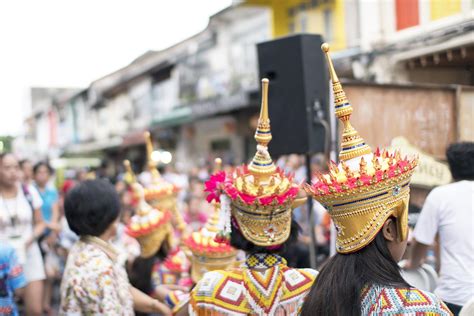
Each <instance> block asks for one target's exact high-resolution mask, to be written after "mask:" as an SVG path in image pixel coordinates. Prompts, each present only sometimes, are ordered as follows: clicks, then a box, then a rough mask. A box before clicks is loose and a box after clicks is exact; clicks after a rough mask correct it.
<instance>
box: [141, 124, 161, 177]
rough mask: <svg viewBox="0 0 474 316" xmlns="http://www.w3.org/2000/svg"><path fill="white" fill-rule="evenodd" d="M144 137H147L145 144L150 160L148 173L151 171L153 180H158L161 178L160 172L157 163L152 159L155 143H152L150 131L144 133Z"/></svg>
mask: <svg viewBox="0 0 474 316" xmlns="http://www.w3.org/2000/svg"><path fill="white" fill-rule="evenodd" d="M143 136H144V137H145V143H146V155H147V159H148V171H150V173H151V175H152V177H153V179H157V178H159V177H160V172H159V171H158V169H157V168H156V162H154V161H153V159H152V154H153V143H152V141H151V134H150V132H149V131H146V132H145V133H143Z"/></svg>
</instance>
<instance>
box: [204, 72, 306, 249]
mask: <svg viewBox="0 0 474 316" xmlns="http://www.w3.org/2000/svg"><path fill="white" fill-rule="evenodd" d="M271 139H272V134H271V130H270V119H269V116H268V79H262V105H261V109H260V117H259V119H258V124H257V129H256V132H255V140H256V141H257V152H256V154H255V156H254V157H253V159H252V161H251V162H250V163H249V165H248V166H242V167H237V168H235V170H234V171H233V172H229V173H226V172H218V173H216V174H215V175H213V176H211V178H210V179H209V180H208V181H207V182H206V191H207V192H209V196H208V201H209V200H214V199H215V200H220V201H221V212H222V213H223V214H224V215H223V216H222V218H223V219H224V220H223V222H222V224H223V227H222V234H221V235H222V236H223V238H222V239H226V240H228V238H229V237H230V232H231V221H230V218H231V216H232V217H233V218H234V219H235V223H236V224H235V226H236V227H238V229H239V230H240V231H241V233H242V234H243V236H244V238H246V239H247V240H249V241H250V242H252V243H253V244H255V245H258V246H267V247H269V246H275V245H281V244H282V243H284V242H285V241H286V240H287V239H288V236H289V235H290V229H291V212H292V209H294V208H295V207H298V206H299V205H301V203H304V201H305V199H306V198H301V199H298V198H297V195H298V191H299V185H297V184H296V183H294V182H293V176H292V175H287V174H285V173H284V172H283V171H282V170H280V169H278V168H277V167H276V166H275V164H274V163H273V160H272V157H271V156H270V153H269V152H268V143H269V142H270V141H271ZM222 193H224V194H222ZM221 197H222V199H223V200H221Z"/></svg>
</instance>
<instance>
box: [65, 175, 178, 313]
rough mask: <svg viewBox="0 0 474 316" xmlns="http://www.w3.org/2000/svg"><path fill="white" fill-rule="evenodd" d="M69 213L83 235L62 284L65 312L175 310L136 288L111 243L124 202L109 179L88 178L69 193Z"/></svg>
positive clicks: (67, 202)
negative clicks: (119, 262) (121, 201)
mask: <svg viewBox="0 0 474 316" xmlns="http://www.w3.org/2000/svg"><path fill="white" fill-rule="evenodd" d="M65 213H66V219H67V221H68V224H69V226H70V227H71V229H72V230H73V231H74V232H75V233H76V234H78V235H79V236H80V240H79V241H77V242H76V244H75V245H74V246H73V247H72V249H71V251H70V254H69V257H68V260H67V264H66V270H65V272H64V277H63V281H62V284H61V307H60V315H134V310H137V311H141V312H145V313H160V314H161V315H171V313H170V310H169V309H168V308H167V307H166V306H165V305H164V304H162V303H160V302H159V301H157V300H155V299H152V298H151V297H149V296H148V295H146V294H144V293H142V292H140V291H139V290H137V289H136V288H134V287H132V286H131V285H130V283H129V281H128V277H127V274H126V272H125V268H124V267H123V266H121V265H120V264H118V263H117V251H116V250H115V249H114V248H113V246H112V245H111V244H110V243H109V240H110V239H111V238H112V237H113V236H114V235H115V233H116V226H117V223H118V220H119V214H120V202H119V197H118V195H117V193H116V192H115V189H114V187H113V186H112V185H111V184H110V183H108V182H106V181H104V180H90V181H85V182H83V183H81V184H79V185H77V186H76V187H74V188H73V189H72V190H71V191H70V192H69V194H68V195H67V197H66V200H65Z"/></svg>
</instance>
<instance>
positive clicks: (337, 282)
mask: <svg viewBox="0 0 474 316" xmlns="http://www.w3.org/2000/svg"><path fill="white" fill-rule="evenodd" d="M322 50H323V51H324V52H325V53H326V57H327V61H328V65H329V71H330V74H331V79H332V85H333V90H334V99H335V106H336V116H337V117H338V118H339V119H340V121H341V123H342V124H343V133H342V149H341V152H340V154H339V160H340V163H339V165H336V164H335V163H331V164H330V166H329V173H328V174H324V175H317V180H316V181H315V182H314V183H313V184H312V185H311V186H309V185H308V186H307V187H306V190H307V192H308V193H309V194H311V195H312V196H313V197H314V199H316V200H317V201H318V202H320V203H321V204H322V205H324V206H325V208H326V209H327V210H328V212H329V215H330V216H331V218H332V220H333V222H334V226H335V227H336V230H337V237H336V250H337V252H338V253H337V254H336V255H334V256H333V257H332V258H331V259H330V260H329V261H328V262H327V263H326V264H325V266H324V267H323V268H322V270H321V272H320V274H319V275H318V278H317V280H316V281H315V283H314V285H313V287H312V289H311V292H310V294H309V295H308V297H307V300H306V302H305V304H304V305H303V309H302V315H305V316H309V315H336V316H337V315H341V316H342V315H343V316H350V315H451V313H450V311H449V310H448V308H447V307H446V306H445V305H444V303H443V302H442V301H441V300H440V299H438V298H437V297H436V296H435V295H433V294H431V293H428V292H424V291H421V290H418V289H415V288H413V287H411V286H410V285H409V284H408V283H407V282H406V281H405V280H404V279H403V278H402V276H401V275H400V268H399V267H398V264H397V262H398V261H399V260H400V259H401V258H402V255H403V253H404V252H405V248H406V244H407V231H408V223H407V218H408V201H409V198H410V187H409V185H410V178H411V176H412V174H413V172H414V169H415V167H416V165H417V160H418V159H417V158H408V157H405V158H402V156H401V154H400V152H399V151H395V152H394V153H390V152H387V151H386V150H382V151H381V150H379V149H377V151H376V152H375V153H372V150H371V148H370V147H369V146H368V145H367V144H366V143H365V141H364V140H363V139H362V137H361V136H359V134H358V133H357V131H356V130H355V129H354V128H353V127H352V125H351V123H350V116H351V113H352V106H351V105H350V103H349V101H348V100H347V98H346V96H345V93H344V91H343V90H342V86H341V84H340V82H339V80H338V78H337V75H336V73H335V71H334V67H333V65H332V62H331V59H330V57H329V55H328V51H329V45H327V44H323V46H322Z"/></svg>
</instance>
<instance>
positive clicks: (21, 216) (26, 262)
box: [0, 154, 45, 316]
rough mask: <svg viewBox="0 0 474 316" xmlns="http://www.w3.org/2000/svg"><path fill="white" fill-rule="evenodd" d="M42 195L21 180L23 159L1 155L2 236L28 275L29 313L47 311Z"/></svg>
mask: <svg viewBox="0 0 474 316" xmlns="http://www.w3.org/2000/svg"><path fill="white" fill-rule="evenodd" d="M40 208H41V199H40V198H39V199H36V198H34V197H33V196H32V194H31V192H30V191H29V187H27V186H24V185H21V184H20V182H19V163H18V160H17V158H16V157H15V156H14V155H13V154H2V155H0V240H1V242H2V243H5V244H6V243H9V244H10V245H12V246H13V248H14V249H15V251H16V254H17V256H18V260H19V262H20V264H21V265H22V267H23V271H24V273H25V278H26V282H27V285H26V288H25V297H26V298H28V299H25V308H26V313H27V315H31V316H35V315H42V313H43V280H44V279H45V272H44V266H43V259H42V257H41V252H40V248H39V246H38V243H37V240H38V238H39V237H40V236H41V235H42V234H43V232H44V229H45V225H44V222H43V218H42V216H41V210H40Z"/></svg>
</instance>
